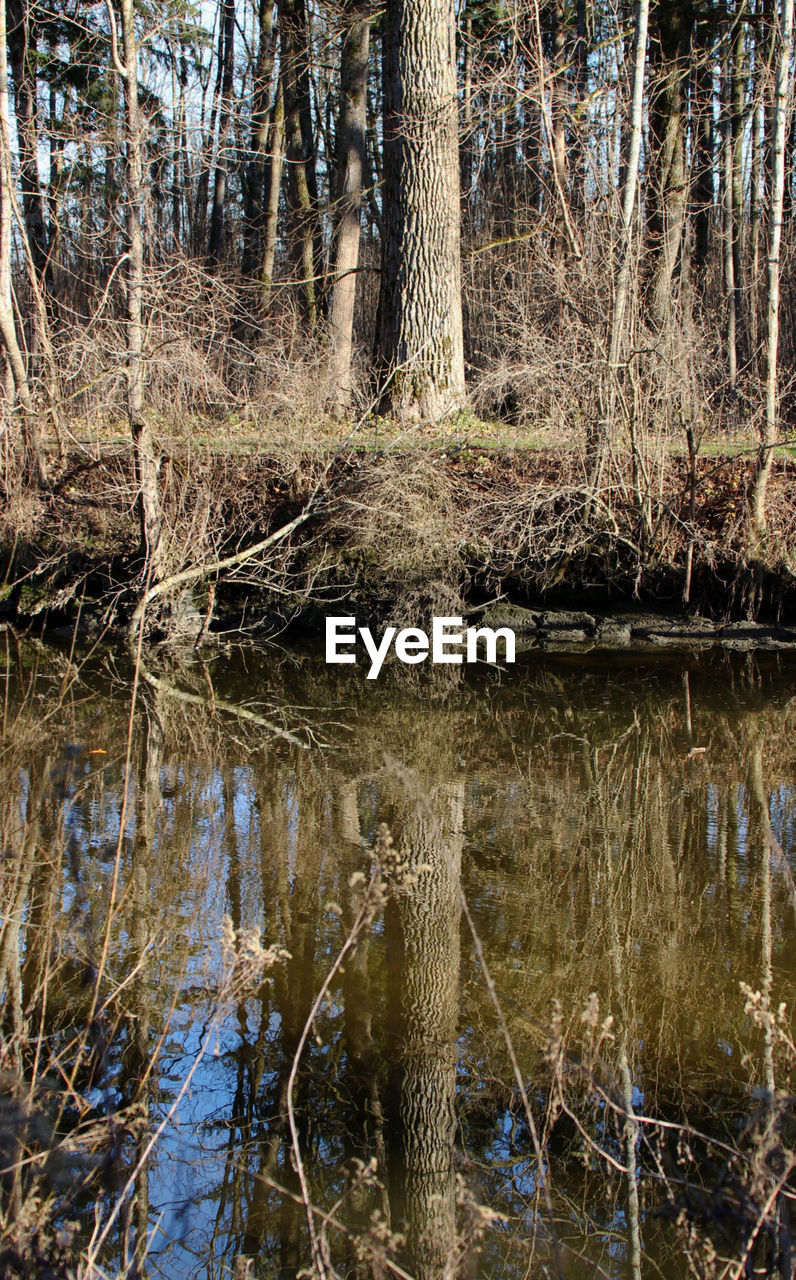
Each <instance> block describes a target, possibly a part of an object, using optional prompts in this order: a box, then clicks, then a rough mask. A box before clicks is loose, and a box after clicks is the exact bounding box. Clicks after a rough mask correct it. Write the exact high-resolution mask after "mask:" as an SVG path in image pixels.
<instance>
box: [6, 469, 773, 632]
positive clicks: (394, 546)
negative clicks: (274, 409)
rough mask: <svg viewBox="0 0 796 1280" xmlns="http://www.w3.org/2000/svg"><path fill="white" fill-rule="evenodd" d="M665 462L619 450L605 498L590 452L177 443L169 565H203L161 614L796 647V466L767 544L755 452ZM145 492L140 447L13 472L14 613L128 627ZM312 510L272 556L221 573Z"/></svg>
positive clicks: (139, 571)
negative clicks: (650, 466) (135, 459)
mask: <svg viewBox="0 0 796 1280" xmlns="http://www.w3.org/2000/svg"><path fill="white" fill-rule="evenodd" d="M658 464H659V465H658V467H657V470H655V471H654V473H651V474H650V476H649V482H648V483H645V485H644V487H643V488H642V487H641V486H640V485H639V479H638V471H637V469H636V470H634V468H633V466H632V464H631V460H630V459H629V458H627V459H624V460H623V459H619V460H616V459H615V460H614V463H613V467H612V470H611V471H610V474H609V475H608V478H607V481H606V484H605V485H604V487H603V488H602V489H601V490H600V492H599V494H598V495H596V497H593V498H592V501H591V502H589V492H588V484H587V477H586V471H585V465H584V461H583V459H582V458H581V457H580V456H578V455H577V454H576V453H575V452H572V451H570V452H567V451H553V450H549V451H545V452H499V451H490V452H485V451H482V450H476V449H470V448H467V447H461V446H457V447H455V448H448V449H438V448H437V449H431V448H416V449H413V450H411V451H409V450H407V451H405V452H402V453H398V452H384V453H375V452H373V451H364V450H361V451H349V452H348V453H347V454H346V456H345V457H342V456H338V457H335V458H334V459H330V457H329V455H328V454H327V455H323V454H321V453H314V454H310V453H307V452H301V451H298V450H297V451H295V452H294V453H287V452H284V453H282V454H280V455H279V456H276V455H274V456H258V457H248V458H245V457H235V456H229V455H223V454H221V455H219V454H215V455H213V454H209V453H207V452H205V453H204V454H202V455H201V456H197V455H194V454H192V453H191V452H190V451H189V450H187V449H182V450H178V449H176V448H175V449H174V450H173V451H172V452H171V453H170V454H169V455H167V456H165V457H164V459H163V463H162V465H161V473H160V486H161V500H162V504H163V511H164V524H165V530H166V533H165V537H166V543H167V548H168V550H167V565H168V572H169V573H170V574H184V573H185V571H186V569H188V570H189V571H191V572H194V573H195V576H194V577H193V578H192V581H191V582H190V585H185V584H180V585H179V586H177V587H175V589H174V591H172V592H169V593H165V594H164V596H163V598H162V599H161V600H160V601H159V602H158V604H157V607H155V606H153V607H152V608H151V609H150V610H149V611H148V622H149V629H150V633H151V634H152V636H153V638H162V637H164V636H172V637H174V636H181V637H182V638H184V639H190V638H191V637H192V636H193V637H194V638H195V636H196V635H197V634H198V632H199V630H200V628H201V627H202V626H203V625H204V626H205V628H206V633H207V634H208V635H212V634H213V632H214V631H219V630H222V631H228V630H230V629H233V628H242V629H244V630H247V631H250V632H254V633H260V634H273V633H276V632H279V633H284V632H285V631H286V630H299V631H301V632H303V633H305V634H306V633H307V632H315V631H317V630H319V629H320V627H321V626H322V621H323V618H324V617H325V615H326V614H328V613H330V612H333V613H340V612H346V613H353V614H356V616H357V617H358V618H359V619H362V620H368V621H372V622H383V621H385V620H387V619H389V620H391V621H394V622H398V623H402V624H404V625H408V624H417V625H422V623H423V621H424V620H425V619H426V618H428V617H429V616H430V615H432V614H448V615H450V614H458V613H462V614H465V615H466V616H468V617H469V618H476V619H478V618H481V617H488V618H491V619H493V620H494V619H498V618H500V617H508V616H509V615H511V616H513V617H514V618H515V623H516V625H515V624H514V623H510V622H508V621H506V622H505V623H504V625H514V629H515V631H516V632H517V634H518V636H522V637H523V638H524V639H525V640H526V642H528V643H532V644H544V645H570V644H573V643H578V644H588V643H591V644H598V645H600V646H607V645H610V646H611V647H616V646H618V645H622V646H623V645H627V644H633V645H637V644H644V645H654V646H662V645H668V644H683V643H686V644H699V645H708V644H721V645H723V646H726V647H732V648H746V647H770V648H781V647H790V646H791V645H794V644H796V579H794V574H793V571H792V568H791V565H792V564H793V562H794V559H796V483H795V481H796V466H795V465H794V463H793V462H791V461H790V460H789V459H779V460H777V463H776V466H775V471H774V476H773V478H772V482H771V497H770V511H771V519H770V531H769V538H768V541H767V543H766V546H765V547H764V548H762V549H759V550H758V551H757V553H755V554H753V553H752V552H751V551H750V548H749V545H748V540H747V535H746V523H745V511H746V502H747V494H748V489H749V486H750V483H751V478H752V462H751V459H749V458H748V457H735V458H729V457H727V458H721V457H718V458H717V457H711V458H698V459H697V463H696V466H695V468H693V469H691V468H690V467H689V464H688V462H687V460H685V459H682V458H672V457H664V458H660V459H658ZM135 506H136V489H135V483H134V479H133V475H132V469H131V461H130V456H129V451H128V450H127V449H125V448H117V449H115V450H112V451H108V452H106V453H102V454H99V455H96V456H88V455H86V454H85V453H81V454H77V453H76V454H73V455H71V456H69V457H67V458H66V459H65V461H64V463H63V465H62V467H61V469H60V472H59V474H58V475H56V476H55V478H54V479H53V481H52V483H51V486H50V488H49V489H47V490H46V491H41V490H30V489H28V490H25V489H23V488H22V487H21V486H20V485H19V484H17V483H14V482H12V481H9V480H6V482H5V492H2V493H0V554H1V555H2V561H1V563H0V583H2V587H0V597H1V599H0V610H1V611H2V617H3V618H5V619H6V620H10V621H13V622H15V623H16V624H19V625H27V624H33V625H36V626H48V627H58V628H70V627H74V626H75V625H78V626H79V627H80V628H81V629H86V630H89V631H92V630H93V631H96V630H98V629H99V628H107V629H109V630H111V631H115V630H119V631H122V632H123V631H124V630H125V629H126V627H127V626H128V625H129V620H130V618H131V616H132V614H133V612H134V610H135V607H136V604H137V602H138V601H139V600H140V598H141V594H142V590H143V559H142V556H141V553H140V548H139V545H138V535H137V522H136V514H135ZM307 512H308V515H307V518H306V520H305V521H304V523H303V524H302V525H301V526H300V528H297V529H296V530H294V531H293V532H292V533H291V535H290V536H289V537H286V538H284V539H282V540H280V541H279V542H278V544H276V545H275V546H274V547H272V548H269V550H268V551H267V553H261V554H258V555H253V556H248V555H246V554H244V555H243V556H242V558H241V559H240V561H239V563H236V564H235V566H234V567H232V568H226V569H224V570H223V571H219V569H218V564H219V561H223V560H224V559H225V558H226V559H229V558H230V556H231V555H235V554H240V553H241V552H244V553H245V552H246V551H247V548H251V547H252V546H254V545H255V544H257V543H258V542H261V541H262V540H263V539H264V538H266V537H267V536H268V535H269V534H271V533H272V532H273V531H275V530H278V529H280V528H283V527H284V526H285V525H286V524H288V523H289V522H291V521H293V520H295V519H296V517H297V516H301V515H302V513H307ZM509 605H510V606H511V607H512V609H513V613H512V609H509ZM507 609H508V613H507V612H506V611H507ZM792 624H793V629H792Z"/></svg>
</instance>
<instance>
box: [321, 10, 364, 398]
mask: <svg viewBox="0 0 796 1280" xmlns="http://www.w3.org/2000/svg"><path fill="white" fill-rule="evenodd" d="M369 45H370V21H369V19H368V17H367V16H365V15H364V14H362V13H357V14H355V15H354V16H353V19H352V21H351V24H350V26H349V27H348V28H347V29H346V31H345V35H344V37H343V49H342V55H341V59H340V117H339V121H338V126H337V157H336V170H337V173H336V179H337V180H336V203H337V238H336V246H335V263H334V283H333V286H332V304H331V310H330V314H329V333H330V337H331V344H332V377H333V383H334V407H335V409H336V410H337V412H338V413H344V412H345V410H346V409H347V408H348V406H349V404H350V401H351V392H352V376H351V352H352V340H353V329H354V302H355V299H356V288H357V267H358V265H359V237H360V206H361V203H362V182H363V174H364V171H365V144H366V130H367V118H366V112H367V89H368V49H369Z"/></svg>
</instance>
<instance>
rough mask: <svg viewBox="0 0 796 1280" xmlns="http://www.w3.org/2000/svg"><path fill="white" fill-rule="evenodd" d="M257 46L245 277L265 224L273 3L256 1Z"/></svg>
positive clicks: (254, 265)
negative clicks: (257, 8)
mask: <svg viewBox="0 0 796 1280" xmlns="http://www.w3.org/2000/svg"><path fill="white" fill-rule="evenodd" d="M258 26H259V44H258V46H257V63H256V66H255V70H254V85H253V88H252V136H251V142H250V144H249V146H250V160H249V164H248V166H247V169H246V207H245V213H244V231H243V261H242V264H241V270H242V271H243V274H244V275H245V276H252V275H255V274H256V273H257V269H258V264H259V263H260V262H261V261H262V256H261V255H262V245H261V242H262V236H263V229H264V225H265V220H266V216H267V215H266V198H267V193H266V168H267V159H268V143H269V138H270V135H271V132H272V122H271V89H272V81H273V77H274V0H260V8H259V14H258Z"/></svg>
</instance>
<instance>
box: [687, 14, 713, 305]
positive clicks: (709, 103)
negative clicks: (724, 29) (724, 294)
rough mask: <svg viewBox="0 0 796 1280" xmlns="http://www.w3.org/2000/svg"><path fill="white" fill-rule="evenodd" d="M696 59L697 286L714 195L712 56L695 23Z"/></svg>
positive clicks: (705, 261)
mask: <svg viewBox="0 0 796 1280" xmlns="http://www.w3.org/2000/svg"><path fill="white" fill-rule="evenodd" d="M696 49H697V62H696V66H695V68H694V93H693V102H694V106H693V112H694V116H695V120H694V133H695V135H696V138H695V154H694V178H693V183H692V206H691V208H692V218H693V224H694V253H693V265H694V269H695V272H696V275H697V287H698V288H702V287H703V286H704V281H705V272H706V270H707V266H708V260H709V257H710V248H711V238H712V236H711V232H712V223H713V210H714V207H715V197H714V193H713V179H714V156H713V152H714V148H715V138H714V129H713V58H712V55H711V52H710V37H709V35H708V34H707V33H706V32H705V33H703V32H702V31H701V28H700V26H697V32H696Z"/></svg>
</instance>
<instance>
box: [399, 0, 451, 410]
mask: <svg viewBox="0 0 796 1280" xmlns="http://www.w3.org/2000/svg"><path fill="white" fill-rule="evenodd" d="M384 23H385V28H384V180H385V186H384V250H383V261H382V293H381V298H380V317H379V346H380V355H381V365H382V369H383V371H384V373H385V374H386V375H387V377H388V378H389V382H388V386H387V390H386V395H385V408H387V409H388V410H389V411H392V412H396V413H398V414H400V415H401V416H403V417H406V418H414V419H417V418H427V419H431V420H433V421H437V420H438V419H440V418H442V417H444V416H445V414H447V413H451V412H453V411H455V410H456V409H458V408H460V407H461V405H462V403H463V401H464V349H463V340H462V302H461V264H460V249H459V156H458V110H457V98H456V73H455V67H456V63H455V53H456V46H455V23H454V13H453V5H452V3H451V0H389V2H388V4H387V10H386V14H385V19H384Z"/></svg>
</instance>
